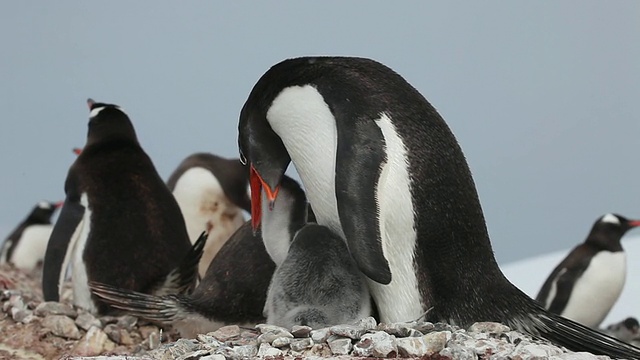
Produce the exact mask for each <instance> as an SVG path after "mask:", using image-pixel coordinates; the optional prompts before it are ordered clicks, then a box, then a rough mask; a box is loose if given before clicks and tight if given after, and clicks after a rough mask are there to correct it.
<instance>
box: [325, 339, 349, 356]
mask: <svg viewBox="0 0 640 360" xmlns="http://www.w3.org/2000/svg"><path fill="white" fill-rule="evenodd" d="M329 348H330V349H331V352H332V353H333V354H334V355H349V353H350V352H351V349H353V344H351V339H348V338H341V339H336V340H332V341H330V342H329Z"/></svg>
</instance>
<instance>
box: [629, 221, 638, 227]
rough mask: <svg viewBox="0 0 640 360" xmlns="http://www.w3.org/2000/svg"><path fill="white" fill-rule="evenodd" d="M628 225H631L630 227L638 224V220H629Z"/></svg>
mask: <svg viewBox="0 0 640 360" xmlns="http://www.w3.org/2000/svg"><path fill="white" fill-rule="evenodd" d="M629 225H631V227H636V226H640V220H632V221H629Z"/></svg>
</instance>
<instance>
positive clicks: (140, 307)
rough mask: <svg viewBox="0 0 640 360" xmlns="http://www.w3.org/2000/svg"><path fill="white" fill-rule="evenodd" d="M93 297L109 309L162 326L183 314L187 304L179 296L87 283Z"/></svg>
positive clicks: (185, 300) (169, 323)
mask: <svg viewBox="0 0 640 360" xmlns="http://www.w3.org/2000/svg"><path fill="white" fill-rule="evenodd" d="M89 288H90V289H91V292H92V293H93V295H95V296H97V297H98V298H99V299H100V300H101V301H103V302H104V303H106V304H109V305H110V306H111V307H113V308H115V309H119V310H123V311H124V312H126V313H127V314H130V315H133V316H137V317H139V318H142V319H146V320H149V321H152V322H155V323H159V324H162V325H171V324H172V323H173V322H174V321H176V320H179V319H181V318H182V316H183V315H184V314H185V312H186V311H187V310H186V306H185V304H186V303H187V302H188V301H187V299H186V298H184V297H182V296H180V295H165V296H157V295H150V294H144V293H140V292H137V291H133V290H127V289H121V288H117V287H115V286H111V285H107V284H102V283H98V282H93V281H90V282H89Z"/></svg>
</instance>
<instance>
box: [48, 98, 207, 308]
mask: <svg viewBox="0 0 640 360" xmlns="http://www.w3.org/2000/svg"><path fill="white" fill-rule="evenodd" d="M88 105H89V109H90V114H89V117H90V120H89V126H88V135H87V142H86V144H85V146H84V147H83V149H82V152H81V153H80V154H79V155H78V157H77V158H76V160H75V162H74V163H73V165H72V166H71V168H70V169H69V173H68V175H67V179H66V182H65V192H66V200H65V203H64V206H63V207H62V210H61V213H60V216H59V218H58V221H57V222H56V225H55V227H54V229H53V233H52V234H51V238H50V240H49V244H48V247H47V252H46V255H45V260H44V268H43V283H42V287H43V295H44V299H45V300H46V301H57V300H58V298H59V291H60V285H61V283H62V280H63V279H64V276H65V272H64V271H63V269H66V268H67V266H66V265H67V264H68V263H71V265H72V283H73V302H74V304H75V305H77V306H79V307H82V308H85V309H87V310H89V311H91V312H93V313H99V314H103V313H107V312H109V310H110V309H109V307H108V306H107V305H106V304H105V303H103V302H100V301H98V299H97V298H96V297H94V296H92V295H91V292H90V291H89V286H88V282H89V281H99V282H102V283H105V284H110V285H113V286H117V287H121V288H125V289H131V290H136V291H140V292H147V293H152V292H153V293H166V292H180V291H189V289H191V288H192V287H193V286H195V282H196V281H197V264H198V261H199V260H200V255H201V253H202V247H203V245H204V242H205V241H206V236H203V238H202V239H200V241H198V242H197V243H196V245H194V246H193V247H192V246H191V242H190V241H189V238H188V236H187V231H186V228H185V225H184V219H183V218H182V214H181V213H180V208H179V207H178V204H177V202H176V200H175V199H174V197H173V196H172V195H171V192H170V191H169V189H168V188H167V186H166V184H165V183H164V181H162V179H161V178H160V176H159V175H158V173H157V171H156V169H155V167H154V166H153V163H152V161H151V159H150V158H149V157H148V156H147V154H146V153H145V152H144V150H143V149H142V148H141V147H140V143H139V142H138V139H137V136H136V133H135V130H134V128H133V125H132V123H131V121H130V120H129V117H128V116H127V115H126V114H125V113H124V111H123V110H122V109H121V108H120V107H118V106H116V105H110V104H103V103H96V102H94V101H93V100H91V99H89V100H88ZM194 261H195V263H194Z"/></svg>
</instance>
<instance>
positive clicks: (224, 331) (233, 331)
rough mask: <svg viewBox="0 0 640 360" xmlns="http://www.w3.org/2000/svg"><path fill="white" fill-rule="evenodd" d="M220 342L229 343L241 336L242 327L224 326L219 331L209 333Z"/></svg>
mask: <svg viewBox="0 0 640 360" xmlns="http://www.w3.org/2000/svg"><path fill="white" fill-rule="evenodd" d="M209 335H211V336H213V337H215V338H216V339H218V340H220V341H227V340H231V339H233V338H236V337H238V336H240V327H238V325H229V326H223V327H221V328H219V329H218V330H216V331H214V332H211V333H209Z"/></svg>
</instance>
